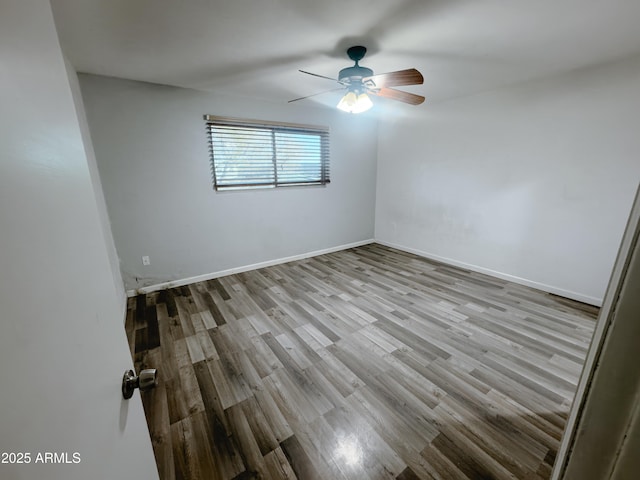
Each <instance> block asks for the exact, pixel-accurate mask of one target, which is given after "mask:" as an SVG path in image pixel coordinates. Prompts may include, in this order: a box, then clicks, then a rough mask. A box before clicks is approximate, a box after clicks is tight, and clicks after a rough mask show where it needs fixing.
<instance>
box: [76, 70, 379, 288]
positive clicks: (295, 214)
mask: <svg viewBox="0 0 640 480" xmlns="http://www.w3.org/2000/svg"><path fill="white" fill-rule="evenodd" d="M80 84H81V88H82V95H83V98H84V103H85V107H86V111H87V117H88V119H89V126H90V130H91V136H92V139H93V144H94V147H95V152H96V157H97V160H98V167H99V170H100V175H101V178H102V183H103V188H104V193H105V198H106V201H107V207H108V210H109V215H110V218H111V221H112V228H113V234H114V237H115V242H116V247H117V249H118V253H119V255H120V259H121V262H122V272H123V276H124V279H125V284H126V286H127V288H130V289H131V288H139V287H141V286H145V285H152V284H157V283H160V282H166V281H171V280H179V279H184V278H189V277H193V276H198V275H203V274H209V273H214V272H220V271H224V270H227V269H232V268H239V267H243V266H247V265H252V264H255V263H259V262H268V261H272V260H276V259H280V258H285V257H289V256H294V255H300V254H305V253H308V252H314V251H318V250H322V249H328V248H332V247H337V246H341V245H345V244H350V243H354V242H359V241H364V240H368V239H371V238H372V237H373V230H374V207H375V183H376V180H375V175H376V148H377V140H376V134H377V124H376V122H375V121H374V120H371V119H370V118H367V117H354V116H349V115H347V114H343V113H342V112H337V111H333V110H326V109H318V108H308V107H303V106H300V105H287V104H283V105H280V104H274V103H267V102H259V101H251V100H248V99H244V98H232V97H222V96H217V95H214V94H211V93H204V92H199V91H195V90H188V89H181V88H174V87H166V86H159V85H153V84H147V83H140V82H133V81H126V80H119V79H114V78H107V77H100V76H93V75H80ZM204 114H214V115H222V116H231V117H241V118H250V119H263V120H280V121H286V122H297V123H304V124H316V125H328V126H329V127H330V129H331V133H330V135H331V184H330V185H328V186H327V187H297V188H282V189H266V190H251V191H234V192H229V191H227V192H218V193H217V192H215V191H213V189H212V187H211V174H210V165H209V153H208V145H207V138H206V135H205V125H204V120H203V118H202V117H203V115H204ZM143 255H149V256H150V258H151V265H150V266H147V267H144V266H143V265H142V261H141V257H142V256H143Z"/></svg>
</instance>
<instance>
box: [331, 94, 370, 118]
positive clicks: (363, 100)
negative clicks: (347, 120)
mask: <svg viewBox="0 0 640 480" xmlns="http://www.w3.org/2000/svg"><path fill="white" fill-rule="evenodd" d="M371 107H373V102H372V101H371V99H370V98H369V95H367V94H366V93H361V94H360V95H357V94H356V92H353V91H349V92H347V94H346V95H345V96H344V97H342V99H341V100H340V102H339V103H338V108H339V109H340V110H342V111H343V112H348V113H362V112H366V111H367V110H369V109H370V108H371Z"/></svg>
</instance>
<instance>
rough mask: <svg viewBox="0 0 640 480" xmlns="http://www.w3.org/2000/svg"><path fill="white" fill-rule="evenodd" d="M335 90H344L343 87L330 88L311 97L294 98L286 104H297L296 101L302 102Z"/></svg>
mask: <svg viewBox="0 0 640 480" xmlns="http://www.w3.org/2000/svg"><path fill="white" fill-rule="evenodd" d="M337 90H344V87H338V88H332V89H331V90H325V91H324V92H318V93H313V94H311V95H307V96H306V97H300V98H294V99H293V100H289V101H288V102H287V103H291V102H297V101H298V100H304V99H305V98H309V97H315V96H316V95H322V94H323V93H329V92H335V91H337Z"/></svg>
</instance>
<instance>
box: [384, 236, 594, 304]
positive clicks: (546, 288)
mask: <svg viewBox="0 0 640 480" xmlns="http://www.w3.org/2000/svg"><path fill="white" fill-rule="evenodd" d="M375 243H379V244H380V245H385V246H387V247H391V248H395V249H397V250H402V251H403V252H407V253H413V254H414V255H418V256H420V257H424V258H428V259H430V260H435V261H436V262H441V263H446V264H448V265H453V266H455V267H460V268H464V269H466V270H472V271H474V272H478V273H483V274H485V275H490V276H492V277H496V278H500V279H502V280H507V281H509V282H513V283H518V284H520V285H524V286H526V287H531V288H535V289H538V290H542V291H543V292H548V293H552V294H554V295H559V296H561V297H565V298H570V299H572V300H577V301H578V302H582V303H587V304H589V305H595V306H596V307H600V306H602V298H596V297H591V296H589V295H583V294H581V293H577V292H572V291H570V290H564V289H562V288H557V287H554V286H553V285H547V284H544V283H540V282H535V281H533V280H527V279H526V278H521V277H516V276H515V275H510V274H508V273H502V272H498V271H496V270H491V269H489V268H484V267H479V266H478V265H473V264H470V263H465V262H461V261H458V260H454V259H452V258H447V257H441V256H440V255H435V254H433V253H428V252H424V251H422V250H417V249H415V248H411V247H406V246H404V245H399V244H396V243H391V242H386V241H384V240H380V239H376V240H375Z"/></svg>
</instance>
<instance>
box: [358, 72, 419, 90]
mask: <svg viewBox="0 0 640 480" xmlns="http://www.w3.org/2000/svg"><path fill="white" fill-rule="evenodd" d="M423 82H424V77H423V76H422V74H421V73H420V72H419V71H418V70H416V69H415V68H409V69H407V70H398V71H397V72H389V73H381V74H380V75H372V76H370V77H365V78H363V79H362V83H364V84H365V85H367V86H370V87H373V88H384V87H400V86H402V85H420V84H422V83H423Z"/></svg>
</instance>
